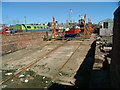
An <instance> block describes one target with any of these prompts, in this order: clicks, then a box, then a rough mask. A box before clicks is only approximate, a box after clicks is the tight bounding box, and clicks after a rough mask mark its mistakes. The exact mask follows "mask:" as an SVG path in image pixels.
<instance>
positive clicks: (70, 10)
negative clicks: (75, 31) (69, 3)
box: [68, 9, 72, 22]
mask: <svg viewBox="0 0 120 90" xmlns="http://www.w3.org/2000/svg"><path fill="white" fill-rule="evenodd" d="M68 13H69V22H70V19H71V13H72V9H69V11H68Z"/></svg>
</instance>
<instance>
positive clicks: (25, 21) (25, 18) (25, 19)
mask: <svg viewBox="0 0 120 90" xmlns="http://www.w3.org/2000/svg"><path fill="white" fill-rule="evenodd" d="M24 18H25V24H26V16H24Z"/></svg>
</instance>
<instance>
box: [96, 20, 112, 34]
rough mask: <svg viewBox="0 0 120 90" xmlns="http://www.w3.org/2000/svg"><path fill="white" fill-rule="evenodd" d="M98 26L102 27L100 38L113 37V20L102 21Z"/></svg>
mask: <svg viewBox="0 0 120 90" xmlns="http://www.w3.org/2000/svg"><path fill="white" fill-rule="evenodd" d="M98 24H99V26H100V31H99V35H100V36H111V35H113V20H112V19H105V20H102V21H100V22H99V23H98Z"/></svg>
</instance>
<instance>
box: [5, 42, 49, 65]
mask: <svg viewBox="0 0 120 90" xmlns="http://www.w3.org/2000/svg"><path fill="white" fill-rule="evenodd" d="M50 44H51V43H48V44H45V45H43V46H41V47H40V50H41V49H42V48H44V47H45V46H47V45H50ZM33 51H35V50H31V51H28V52H25V53H24V55H25V54H27V53H32V52H33ZM15 60H16V59H9V60H7V61H6V62H5V63H4V64H9V63H10V62H12V61H15Z"/></svg>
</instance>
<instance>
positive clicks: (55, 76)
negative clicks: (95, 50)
mask: <svg viewBox="0 0 120 90" xmlns="http://www.w3.org/2000/svg"><path fill="white" fill-rule="evenodd" d="M80 45H81V43H79V44H78V46H77V48H76V49H75V51H74V52H73V53H72V55H71V56H70V57H69V58H68V59H67V61H66V62H65V63H64V64H63V65H62V67H61V68H59V69H58V72H57V73H56V74H55V75H54V76H53V77H54V78H53V79H52V81H55V80H56V78H57V76H58V75H59V73H60V72H61V71H62V69H63V68H64V67H65V65H66V64H67V63H68V62H69V60H70V59H71V58H72V56H73V55H74V54H75V52H76V51H77V50H78V48H79V47H80ZM52 84H53V82H49V83H48V84H47V85H46V87H47V89H48V88H49V87H50V86H51V85H52Z"/></svg>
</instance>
